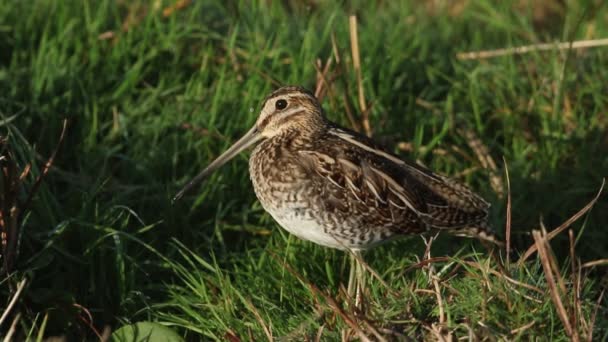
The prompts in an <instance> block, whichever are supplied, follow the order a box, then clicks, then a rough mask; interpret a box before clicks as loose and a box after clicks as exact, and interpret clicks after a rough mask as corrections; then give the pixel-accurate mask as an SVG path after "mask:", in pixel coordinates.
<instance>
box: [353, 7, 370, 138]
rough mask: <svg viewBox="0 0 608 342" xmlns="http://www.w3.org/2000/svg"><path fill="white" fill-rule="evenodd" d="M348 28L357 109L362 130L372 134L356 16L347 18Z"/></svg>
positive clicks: (368, 134)
mask: <svg viewBox="0 0 608 342" xmlns="http://www.w3.org/2000/svg"><path fill="white" fill-rule="evenodd" d="M348 23H349V30H350V47H351V54H352V57H353V67H354V68H355V73H356V75H357V89H358V94H359V96H358V98H359V109H360V110H361V121H362V125H363V130H364V131H365V134H366V135H367V136H368V137H371V136H372V128H371V125H370V124H369V113H368V111H367V103H366V102H365V92H364V90H363V76H362V73H361V56H360V53H359V35H358V32H357V17H356V16H354V15H351V16H350V17H349V18H348Z"/></svg>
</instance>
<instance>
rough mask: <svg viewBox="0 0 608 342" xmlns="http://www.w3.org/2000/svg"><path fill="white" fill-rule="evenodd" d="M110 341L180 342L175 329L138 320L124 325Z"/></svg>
mask: <svg viewBox="0 0 608 342" xmlns="http://www.w3.org/2000/svg"><path fill="white" fill-rule="evenodd" d="M111 341H112V342H144V341H145V342H182V341H184V339H183V338H182V337H181V336H179V335H178V334H177V333H176V332H175V331H173V330H171V329H169V328H167V327H166V326H164V325H161V324H158V323H153V322H138V323H135V324H131V325H125V326H123V327H121V328H120V329H118V330H116V331H115V332H114V333H113V334H112V336H111Z"/></svg>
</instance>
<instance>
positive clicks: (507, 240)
mask: <svg viewBox="0 0 608 342" xmlns="http://www.w3.org/2000/svg"><path fill="white" fill-rule="evenodd" d="M502 162H503V164H504V165H505V179H506V181H507V219H506V223H505V243H506V254H507V255H506V258H507V263H506V266H507V267H506V269H507V270H508V269H509V265H510V262H511V257H510V255H511V179H510V178H509V166H508V165H507V160H506V159H505V157H504V156H503V157H502Z"/></svg>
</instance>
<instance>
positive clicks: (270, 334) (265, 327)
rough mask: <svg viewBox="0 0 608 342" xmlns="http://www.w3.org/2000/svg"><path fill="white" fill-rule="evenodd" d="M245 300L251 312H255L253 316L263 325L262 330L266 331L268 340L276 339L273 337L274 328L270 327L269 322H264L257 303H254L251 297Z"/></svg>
mask: <svg viewBox="0 0 608 342" xmlns="http://www.w3.org/2000/svg"><path fill="white" fill-rule="evenodd" d="M244 302H245V305H246V306H247V307H248V308H249V310H250V311H251V313H253V316H254V317H255V319H256V320H257V321H258V323H259V324H260V326H261V327H262V330H263V331H264V334H265V335H266V338H267V339H268V341H270V342H272V341H274V338H273V337H272V329H270V328H269V327H268V324H266V322H264V319H263V318H262V315H260V312H259V311H258V309H257V308H256V307H255V305H253V303H252V302H251V300H249V299H246V300H245V301H244Z"/></svg>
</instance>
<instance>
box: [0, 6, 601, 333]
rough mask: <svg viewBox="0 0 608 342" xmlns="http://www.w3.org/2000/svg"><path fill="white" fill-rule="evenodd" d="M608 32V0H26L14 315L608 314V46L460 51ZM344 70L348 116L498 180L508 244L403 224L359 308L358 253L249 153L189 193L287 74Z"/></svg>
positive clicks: (16, 132)
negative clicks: (288, 219) (434, 235)
mask: <svg viewBox="0 0 608 342" xmlns="http://www.w3.org/2000/svg"><path fill="white" fill-rule="evenodd" d="M350 15H355V16H356V18H357V22H356V25H353V23H352V22H349V16H350ZM354 28H355V29H356V32H357V44H353V39H352V38H353V37H352V36H353V32H354V30H353V29H354ZM602 38H608V5H607V4H605V2H604V1H602V0H582V1H565V0H564V1H559V0H542V1H525V0H518V1H489V0H481V1H467V0H456V1H431V0H429V1H414V0H412V1H343V2H333V1H243V2H237V1H215V0H208V1H198V0H195V1H184V0H180V1H168V0H156V1H124V0H100V1H80V0H78V1H76V0H66V1H52V0H37V1H2V2H0V145H1V146H0V149H1V152H2V155H1V157H0V158H1V159H0V163H1V164H0V166H1V167H2V176H1V177H2V180H1V181H0V196H1V197H0V199H1V200H2V203H1V205H0V207H1V208H0V212H1V213H2V216H0V223H1V224H2V230H3V231H2V233H3V237H4V238H3V241H4V242H3V254H2V262H3V265H2V275H1V276H0V279H2V280H1V281H0V301H1V304H0V314H2V315H3V317H2V319H1V320H0V324H1V326H0V334H1V335H4V336H7V335H8V336H9V337H10V336H12V337H13V338H15V339H25V338H29V339H34V340H36V339H37V340H43V339H45V338H48V337H53V336H55V337H59V338H63V339H66V340H85V339H87V340H91V339H93V340H94V339H99V338H101V339H107V338H108V337H109V336H110V335H111V334H112V333H113V332H115V331H116V330H117V329H119V328H120V327H122V326H128V325H130V324H133V323H136V322H146V321H147V322H156V323H159V324H162V325H164V326H166V327H168V328H169V329H170V330H172V331H173V332H174V333H175V334H176V335H174V336H173V337H171V338H173V339H174V340H179V338H178V337H177V336H179V337H180V338H185V339H186V340H193V341H196V340H214V339H215V340H229V341H246V340H281V339H282V340H304V339H308V340H339V339H340V338H345V339H348V338H355V339H359V340H366V339H369V340H379V341H381V340H383V339H384V340H408V339H410V340H420V339H428V340H435V339H444V340H449V339H452V338H454V339H455V338H459V337H464V338H473V339H479V340H494V339H506V340H511V339H514V340H516V339H525V340H528V339H535V338H538V339H540V340H544V339H546V338H548V337H552V338H553V339H555V340H568V339H580V340H597V341H601V340H606V339H608V299H607V298H608V295H603V293H604V290H605V288H606V286H607V284H608V272H606V270H607V267H606V265H608V261H607V258H608V251H607V249H608V214H607V212H608V196H607V195H605V194H603V193H602V194H600V195H599V197H597V201H596V202H593V201H592V200H593V199H594V198H595V196H596V195H597V194H598V192H599V191H600V186H601V185H602V179H603V177H606V176H607V175H608V82H607V80H608V47H597V48H588V49H561V50H558V49H556V48H549V49H548V50H546V51H531V52H528V53H525V54H520V55H516V54H513V53H507V54H505V55H504V56H499V57H494V58H481V57H480V56H479V55H473V56H472V58H471V59H464V56H462V55H459V53H462V52H469V51H479V50H495V49H503V48H510V47H516V46H522V45H534V44H539V43H553V42H558V41H559V42H571V41H584V40H590V39H602ZM353 46H356V47H357V48H356V49H353ZM320 83H322V84H324V86H323V87H322V90H323V91H322V95H323V98H324V100H323V102H324V108H325V109H326V111H327V113H328V116H329V117H330V118H331V119H333V120H335V121H338V122H340V123H342V124H343V125H345V126H349V127H354V128H357V129H362V128H364V127H365V121H366V120H367V122H369V127H370V133H372V134H373V136H374V137H375V138H376V139H378V140H379V141H381V142H382V143H383V144H385V145H386V146H387V148H389V149H390V150H392V151H394V152H395V153H397V154H399V155H401V156H403V157H404V158H409V159H410V160H417V161H418V162H420V163H423V164H425V165H427V166H429V167H431V168H433V169H435V170H437V171H439V172H442V173H444V174H448V175H451V176H454V177H455V178H457V179H460V180H461V181H463V182H466V183H467V184H469V185H470V186H471V187H472V188H474V189H475V190H477V191H478V192H480V193H481V194H483V195H484V197H486V198H487V199H488V200H489V201H491V202H492V203H493V214H492V224H493V226H494V227H495V229H496V230H497V232H498V234H499V236H501V237H503V238H504V237H506V236H507V233H506V227H507V226H508V227H510V229H509V230H510V233H509V234H508V236H509V240H510V246H511V250H512V253H511V254H510V255H509V259H510V260H509V262H507V260H506V256H505V253H504V252H503V253H501V254H500V256H497V257H496V258H494V257H492V253H491V252H490V251H489V250H488V249H486V248H485V247H484V246H482V245H481V244H479V243H478V242H476V241H471V240H467V239H460V238H453V237H449V236H440V237H439V238H438V239H437V240H436V241H435V242H434V243H433V244H432V249H431V255H430V259H429V255H428V254H427V255H425V244H424V243H423V241H422V240H421V239H420V238H419V237H411V238H406V239H401V240H398V241H394V242H391V243H388V244H386V245H383V246H381V247H379V248H377V249H375V250H373V251H371V252H369V253H367V254H366V255H365V258H366V260H367V262H368V263H369V266H370V267H371V268H373V269H374V270H375V271H376V272H377V273H378V274H379V276H380V278H381V279H383V280H382V281H380V280H378V279H376V278H374V277H370V280H369V285H368V293H366V298H367V304H366V310H365V312H364V313H363V314H360V313H357V312H355V310H353V309H352V305H349V303H348V299H347V298H346V297H345V295H344V293H343V289H342V286H344V285H343V284H345V283H346V281H347V277H348V270H349V268H348V267H349V263H348V257H347V256H346V255H345V254H344V253H343V252H339V251H334V250H329V249H326V248H323V247H319V246H316V245H313V244H312V243H309V242H304V241H300V240H298V239H296V238H294V237H292V236H289V234H287V233H286V232H285V231H283V230H281V229H280V228H279V227H278V225H277V224H276V223H275V222H274V221H273V220H272V219H271V218H270V216H269V215H267V214H265V213H264V211H263V209H262V208H261V206H260V204H259V203H258V202H257V201H256V199H255V196H254V193H253V190H252V188H251V185H250V182H249V179H248V174H247V161H246V157H247V156H246V154H245V155H243V156H240V157H238V158H236V159H235V160H234V161H233V162H231V163H229V164H228V165H226V166H225V167H223V168H222V170H221V171H219V172H217V173H216V174H215V175H213V177H211V179H210V180H209V181H208V182H206V183H205V184H204V185H203V186H201V187H199V188H197V191H194V192H193V193H190V194H189V195H188V196H186V197H185V198H184V199H183V200H181V201H179V202H178V203H175V204H172V203H171V200H170V199H171V197H172V196H173V195H174V194H175V193H176V191H177V190H179V188H180V186H181V185H183V184H184V183H185V182H186V181H187V180H189V179H190V178H191V177H192V176H194V175H195V174H196V173H197V172H198V171H200V170H201V169H202V167H204V165H205V164H207V163H208V162H210V161H211V160H212V159H214V158H215V157H217V156H218V155H219V153H221V152H222V151H223V150H224V149H225V148H226V147H227V146H229V145H230V144H231V142H234V141H235V139H237V138H238V137H239V136H240V134H242V133H244V132H245V131H246V130H247V129H248V128H249V127H250V125H251V124H252V123H253V122H254V120H255V118H256V115H257V111H258V110H259V106H260V103H261V101H262V100H263V98H264V97H265V96H266V95H267V94H268V93H269V92H270V91H272V90H273V89H275V88H276V87H278V86H280V85H284V84H298V85H303V86H305V87H307V88H309V89H311V90H315V89H316V88H317V86H319V84H320ZM361 93H362V94H363V96H361ZM64 120H67V121H64ZM64 122H65V123H66V124H65V130H64ZM62 131H63V132H64V133H63V137H62ZM52 156H54V157H53V158H52V160H50V159H49V158H51V157H52ZM49 160H50V161H51V162H50V163H47V162H48V161H49ZM504 161H506V165H507V166H508V175H509V177H508V180H509V184H507V177H506V172H505V171H506V168H505V163H504ZM45 165H49V166H50V167H45ZM507 185H509V186H507ZM30 194H33V195H30ZM509 195H510V196H509ZM508 198H510V205H509V206H507V202H508V201H507V199H508ZM588 204H593V206H591V205H589V206H587V207H585V206H586V205H588ZM581 210H582V211H581ZM579 211H580V213H581V215H579V216H576V217H574V218H573V215H575V214H576V213H577V212H579ZM569 219H570V220H569ZM568 220H569V221H568ZM560 226H561V228H562V229H560V230H559V234H554V236H553V235H549V236H547V235H545V234H544V233H542V229H546V231H548V232H551V231H553V230H554V229H556V228H558V227H560ZM533 230H539V231H541V232H540V233H538V234H536V235H535V236H533V235H532V233H531V232H532V231H533ZM534 237H535V238H534ZM549 238H551V239H550V241H549ZM530 246H536V247H538V248H539V252H540V253H533V254H530V255H529V256H527V257H526V258H525V259H526V260H525V261H522V262H521V263H520V262H519V261H520V260H523V258H521V257H522V255H524V253H525V251H526V250H528V248H530ZM495 252H496V251H495ZM495 254H497V253H495ZM499 259H500V260H502V261H503V263H504V264H505V265H504V267H502V266H501V265H500V263H499V262H497V260H499ZM425 260H426V261H425ZM11 303H12V304H11ZM139 327H140V329H144V330H145V329H147V328H146V327H145V326H144V325H140V326H139ZM148 327H149V326H148ZM155 331H157V332H158V331H159V330H158V329H157V330H155ZM160 333H162V334H170V332H166V331H164V332H163V331H161V332H160ZM113 336H114V338H117V335H116V334H115V335H113ZM167 336H168V335H167Z"/></svg>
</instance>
